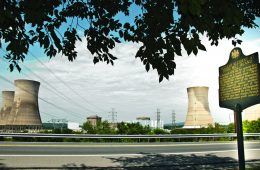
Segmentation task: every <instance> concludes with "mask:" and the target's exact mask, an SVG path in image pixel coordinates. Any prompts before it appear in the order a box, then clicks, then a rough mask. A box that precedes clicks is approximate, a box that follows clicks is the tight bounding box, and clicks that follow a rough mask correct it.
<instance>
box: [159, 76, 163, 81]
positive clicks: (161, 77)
mask: <svg viewBox="0 0 260 170" xmlns="http://www.w3.org/2000/svg"><path fill="white" fill-rule="evenodd" d="M162 80H163V75H162V74H161V75H160V76H159V83H161V81H162Z"/></svg>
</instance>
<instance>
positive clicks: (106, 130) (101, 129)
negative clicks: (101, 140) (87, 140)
mask: <svg viewBox="0 0 260 170" xmlns="http://www.w3.org/2000/svg"><path fill="white" fill-rule="evenodd" d="M82 129H83V130H85V131H86V132H87V133H88V134H114V133H115V130H114V129H113V128H112V127H111V126H110V124H109V123H108V122H107V121H98V122H97V125H96V126H92V125H91V124H90V122H85V123H84V124H83V126H82Z"/></svg>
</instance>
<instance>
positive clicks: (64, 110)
mask: <svg viewBox="0 0 260 170" xmlns="http://www.w3.org/2000/svg"><path fill="white" fill-rule="evenodd" d="M0 78H1V79H2V80H4V81H6V82H8V83H10V84H12V85H13V83H12V82H11V81H10V80H8V79H6V78H5V77H3V76H1V75H0ZM19 88H20V89H22V88H21V87H19ZM22 90H23V91H26V92H28V93H30V94H32V93H31V92H30V91H27V90H25V89H22ZM38 98H39V99H40V100H42V101H44V102H45V103H47V104H49V105H51V106H53V107H55V108H57V109H59V110H61V111H63V112H65V113H66V114H69V113H68V111H69V110H66V109H64V108H62V107H60V106H58V105H55V104H53V103H51V102H49V101H47V100H45V99H43V98H41V97H38ZM69 112H70V113H73V114H69V115H72V116H74V117H76V118H80V119H81V117H78V116H76V115H78V113H75V112H72V111H69ZM74 114H75V115H74Z"/></svg>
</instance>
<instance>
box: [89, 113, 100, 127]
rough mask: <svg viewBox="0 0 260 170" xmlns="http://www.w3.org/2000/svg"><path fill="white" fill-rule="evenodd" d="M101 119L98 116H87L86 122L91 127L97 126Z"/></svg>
mask: <svg viewBox="0 0 260 170" xmlns="http://www.w3.org/2000/svg"><path fill="white" fill-rule="evenodd" d="M101 119H102V118H101V117H99V116H98V115H93V116H89V117H87V122H89V123H90V124H91V125H92V126H94V127H95V126H97V124H98V122H101Z"/></svg>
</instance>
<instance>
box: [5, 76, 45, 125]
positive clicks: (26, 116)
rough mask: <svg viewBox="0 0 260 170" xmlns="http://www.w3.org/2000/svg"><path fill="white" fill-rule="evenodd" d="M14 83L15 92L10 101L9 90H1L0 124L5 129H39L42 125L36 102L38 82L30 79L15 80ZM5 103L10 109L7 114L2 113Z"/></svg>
mask: <svg viewBox="0 0 260 170" xmlns="http://www.w3.org/2000/svg"><path fill="white" fill-rule="evenodd" d="M14 84H15V93H14V97H13V101H12V102H11V97H12V94H11V92H9V93H7V92H3V107H2V109H1V117H3V119H2V121H1V124H2V126H4V129H7V130H23V129H40V128H41V127H42V121H41V117H40V112H39V104H38V93H39V87H40V83H39V82H37V81H32V80H15V81H14ZM7 94H8V95H7ZM7 96H8V97H7ZM7 104H8V106H9V110H10V113H9V114H8V116H6V115H7V114H6V113H4V112H3V113H4V114H3V113H2V110H4V109H5V106H7ZM3 115H4V116H3Z"/></svg>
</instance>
